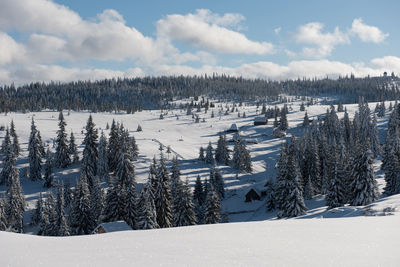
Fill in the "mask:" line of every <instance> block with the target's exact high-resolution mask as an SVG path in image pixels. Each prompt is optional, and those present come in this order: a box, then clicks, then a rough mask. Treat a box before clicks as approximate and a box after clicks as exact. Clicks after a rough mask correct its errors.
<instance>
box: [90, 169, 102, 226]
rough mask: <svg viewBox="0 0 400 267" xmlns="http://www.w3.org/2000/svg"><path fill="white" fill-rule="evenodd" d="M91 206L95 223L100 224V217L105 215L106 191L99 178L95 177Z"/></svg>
mask: <svg viewBox="0 0 400 267" xmlns="http://www.w3.org/2000/svg"><path fill="white" fill-rule="evenodd" d="M90 204H91V205H90V208H91V214H92V216H93V219H94V221H95V223H96V224H98V223H99V222H101V218H100V216H101V215H102V214H103V209H104V191H103V188H102V187H101V184H100V181H99V178H98V177H97V176H95V177H94V180H93V187H92V192H91V194H90Z"/></svg>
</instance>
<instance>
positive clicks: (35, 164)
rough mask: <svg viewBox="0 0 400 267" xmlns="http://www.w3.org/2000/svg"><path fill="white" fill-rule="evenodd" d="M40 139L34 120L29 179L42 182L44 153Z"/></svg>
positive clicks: (30, 138)
mask: <svg viewBox="0 0 400 267" xmlns="http://www.w3.org/2000/svg"><path fill="white" fill-rule="evenodd" d="M40 146H41V144H40V141H39V139H38V135H37V130H36V126H35V121H34V120H33V118H32V124H31V135H30V137H29V145H28V151H29V156H28V157H29V178H30V179H31V180H32V181H38V180H42V158H41V157H42V153H41V148H40Z"/></svg>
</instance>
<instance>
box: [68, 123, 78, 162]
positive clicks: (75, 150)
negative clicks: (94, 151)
mask: <svg viewBox="0 0 400 267" xmlns="http://www.w3.org/2000/svg"><path fill="white" fill-rule="evenodd" d="M69 155H70V156H72V163H77V162H79V155H78V148H77V146H76V144H75V136H74V133H73V132H72V131H71V135H70V138H69Z"/></svg>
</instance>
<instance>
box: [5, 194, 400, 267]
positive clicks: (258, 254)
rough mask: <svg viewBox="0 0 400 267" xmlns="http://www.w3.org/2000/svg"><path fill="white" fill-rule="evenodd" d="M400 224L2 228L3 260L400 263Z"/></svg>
mask: <svg viewBox="0 0 400 267" xmlns="http://www.w3.org/2000/svg"><path fill="white" fill-rule="evenodd" d="M391 201H392V203H393V202H396V203H397V204H398V203H400V197H398V196H396V198H393V197H392V198H391ZM399 225H400V216H398V215H395V216H374V217H364V216H360V217H351V218H333V219H289V220H275V221H262V222H247V223H228V224H218V225H201V226H192V227H180V228H170V229H159V230H150V231H124V232H117V233H109V234H99V235H92V236H73V237H66V238H63V237H40V236H32V235H24V234H14V233H6V232H0V247H1V250H0V255H1V256H0V266H160V265H162V266H399V264H400V255H399V252H398V249H399V247H400V230H399Z"/></svg>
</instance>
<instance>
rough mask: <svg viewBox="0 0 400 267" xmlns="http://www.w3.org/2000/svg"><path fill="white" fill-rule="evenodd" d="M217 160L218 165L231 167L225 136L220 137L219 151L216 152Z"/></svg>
mask: <svg viewBox="0 0 400 267" xmlns="http://www.w3.org/2000/svg"><path fill="white" fill-rule="evenodd" d="M215 160H216V161H217V162H218V163H222V164H225V165H229V151H228V145H227V143H226V136H225V135H222V134H220V135H219V139H218V143H217V149H216V150H215Z"/></svg>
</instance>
